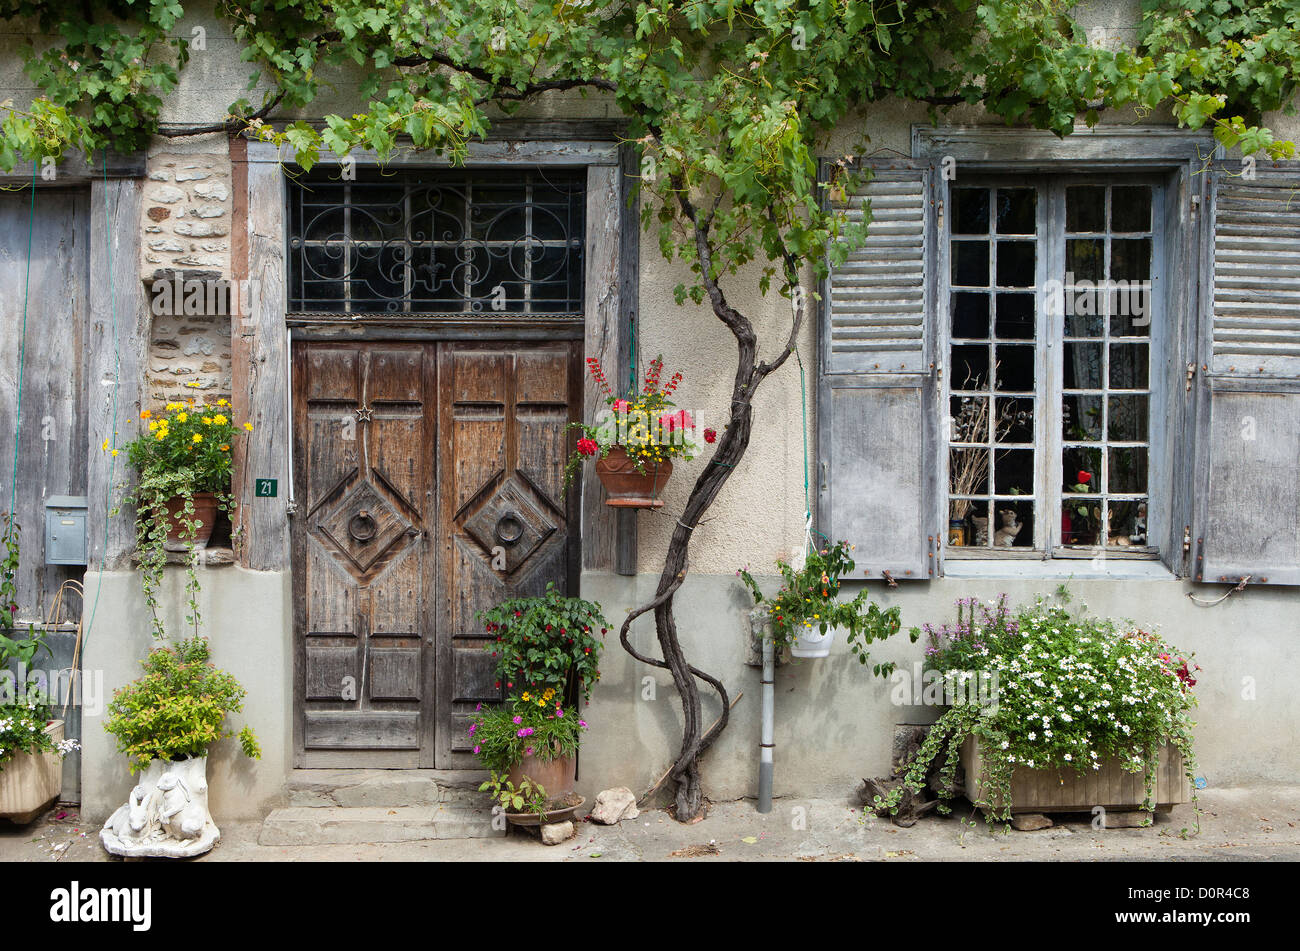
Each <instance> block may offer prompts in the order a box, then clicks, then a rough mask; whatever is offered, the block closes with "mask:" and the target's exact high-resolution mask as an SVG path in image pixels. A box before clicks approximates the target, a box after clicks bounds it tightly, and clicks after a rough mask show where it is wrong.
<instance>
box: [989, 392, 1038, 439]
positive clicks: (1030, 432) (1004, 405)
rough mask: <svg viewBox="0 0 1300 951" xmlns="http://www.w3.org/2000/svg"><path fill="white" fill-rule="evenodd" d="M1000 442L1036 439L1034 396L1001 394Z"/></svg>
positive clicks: (997, 421)
mask: <svg viewBox="0 0 1300 951" xmlns="http://www.w3.org/2000/svg"><path fill="white" fill-rule="evenodd" d="M997 409H998V416H997V420H996V430H997V432H996V436H997V440H998V442H1027V443H1032V442H1033V441H1034V401H1033V398H1032V397H1028V396H1025V397H1015V396H1000V397H998V399H997Z"/></svg>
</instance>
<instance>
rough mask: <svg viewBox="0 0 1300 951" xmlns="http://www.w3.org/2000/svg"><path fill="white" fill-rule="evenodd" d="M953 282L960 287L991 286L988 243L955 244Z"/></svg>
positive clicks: (953, 251)
mask: <svg viewBox="0 0 1300 951" xmlns="http://www.w3.org/2000/svg"><path fill="white" fill-rule="evenodd" d="M952 282H953V284H955V285H958V286H960V287H988V286H989V243H988V242H987V241H955V242H953V246H952Z"/></svg>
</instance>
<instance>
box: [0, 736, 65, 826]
mask: <svg viewBox="0 0 1300 951" xmlns="http://www.w3.org/2000/svg"><path fill="white" fill-rule="evenodd" d="M45 732H46V733H48V734H49V735H50V738H51V739H53V740H54V742H56V743H57V742H59V740H61V739H63V721H62V720H55V721H54V722H53V723H51V724H50V725H49V726H47V727H46V728H45ZM62 789H63V757H61V756H60V755H59V754H58V753H40V754H32V753H19V754H18V755H17V756H15V757H14V758H13V759H11V760H9V762H7V763H5V764H4V766H3V767H0V819H8V820H9V821H11V822H17V823H25V822H31V821H32V820H33V819H35V818H36V817H37V816H39V815H40V814H41V813H42V812H44V811H45V810H46V809H47V808H48V807H50V806H52V805H53V804H54V803H55V802H57V801H58V798H59V793H60V792H61V791H62Z"/></svg>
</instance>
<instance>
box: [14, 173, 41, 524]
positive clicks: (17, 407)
mask: <svg viewBox="0 0 1300 951" xmlns="http://www.w3.org/2000/svg"><path fill="white" fill-rule="evenodd" d="M35 221H36V162H35V160H33V161H32V203H31V207H30V208H29V209H28V212H27V274H26V276H25V277H24V278H23V329H22V335H21V336H20V337H19V338H18V389H17V390H16V391H15V399H14V480H13V483H12V484H11V485H10V486H9V524H8V528H7V532H12V531H13V519H14V515H15V513H16V512H17V511H18V509H17V505H18V434H19V433H20V432H21V430H22V425H23V413H22V408H23V364H24V363H25V362H26V360H27V297H28V292H29V289H30V288H31V285H32V227H33V223H34V222H35Z"/></svg>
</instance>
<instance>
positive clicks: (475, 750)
mask: <svg viewBox="0 0 1300 951" xmlns="http://www.w3.org/2000/svg"><path fill="white" fill-rule="evenodd" d="M482 748H483V747H481V746H476V747H474V752H475V753H477V752H478V751H479V750H481V749H482Z"/></svg>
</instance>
